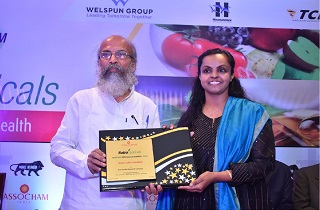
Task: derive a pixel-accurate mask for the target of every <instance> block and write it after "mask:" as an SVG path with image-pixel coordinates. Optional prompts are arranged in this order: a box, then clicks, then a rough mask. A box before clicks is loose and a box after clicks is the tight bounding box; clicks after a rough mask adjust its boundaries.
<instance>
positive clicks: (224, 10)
mask: <svg viewBox="0 0 320 210" xmlns="http://www.w3.org/2000/svg"><path fill="white" fill-rule="evenodd" d="M209 6H210V8H211V12H214V13H215V15H216V17H220V16H221V15H223V17H229V12H230V11H229V3H228V2H224V3H223V7H222V6H221V3H220V2H216V4H215V5H212V6H211V5H209Z"/></svg>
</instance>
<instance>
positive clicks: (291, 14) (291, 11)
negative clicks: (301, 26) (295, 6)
mask: <svg viewBox="0 0 320 210" xmlns="http://www.w3.org/2000/svg"><path fill="white" fill-rule="evenodd" d="M287 11H288V13H289V15H290V17H291V18H293V17H294V15H295V14H296V13H297V12H296V11H295V10H292V9H288V10H287Z"/></svg>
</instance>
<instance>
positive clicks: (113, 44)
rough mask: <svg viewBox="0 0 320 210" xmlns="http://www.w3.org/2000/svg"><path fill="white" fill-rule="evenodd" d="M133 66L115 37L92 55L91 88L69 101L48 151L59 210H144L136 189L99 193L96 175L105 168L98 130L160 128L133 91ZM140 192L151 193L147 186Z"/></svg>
mask: <svg viewBox="0 0 320 210" xmlns="http://www.w3.org/2000/svg"><path fill="white" fill-rule="evenodd" d="M136 65H137V53H136V49H135V47H134V45H133V44H132V43H131V42H130V41H129V40H127V39H125V38H123V37H121V36H119V35H113V36H110V37H108V38H106V39H105V40H104V41H103V42H102V43H101V45H100V48H99V51H98V81H97V85H96V87H94V88H91V89H86V90H81V91H79V92H77V93H75V94H74V95H73V96H72V97H71V99H70V101H69V103H68V105H67V109H66V113H65V116H64V118H63V120H62V122H61V126H60V128H59V129H58V131H57V133H56V135H55V136H54V137H53V139H52V141H51V150H50V158H51V161H52V162H53V163H54V164H55V165H57V166H59V167H62V168H64V169H65V170H66V180H65V188H64V195H63V198H62V202H61V206H60V209H61V210H74V209H77V210H91V209H92V210H99V209H104V210H105V209H112V210H114V209H121V210H124V209H144V208H145V202H144V199H145V196H144V194H143V192H142V191H140V190H130V191H112V192H100V189H99V172H100V170H101V167H106V164H107V162H106V158H105V157H106V155H105V154H104V153H103V152H102V151H101V150H100V149H98V145H99V137H98V135H99V130H114V129H134V128H146V127H154V128H155V127H160V121H159V115H158V109H157V106H156V105H155V104H154V103H153V102H152V101H151V99H149V98H147V97H145V96H143V95H141V94H139V93H137V92H135V91H134V85H136V84H137V78H136V76H135V70H136ZM147 118H148V119H149V121H148V123H147V122H146V119H147ZM146 190H147V192H148V193H150V192H156V191H155V188H154V186H153V185H150V188H149V187H148V186H147V187H146Z"/></svg>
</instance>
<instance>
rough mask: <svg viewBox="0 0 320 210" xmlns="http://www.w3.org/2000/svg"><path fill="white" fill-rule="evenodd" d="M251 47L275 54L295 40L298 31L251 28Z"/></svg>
mask: <svg viewBox="0 0 320 210" xmlns="http://www.w3.org/2000/svg"><path fill="white" fill-rule="evenodd" d="M248 30H249V34H250V38H251V45H252V46H253V47H255V48H257V49H260V50H263V51H267V52H274V51H277V50H279V49H281V48H283V47H284V46H286V44H287V41H288V40H292V39H294V38H295V36H296V33H297V29H275V28H249V29H248Z"/></svg>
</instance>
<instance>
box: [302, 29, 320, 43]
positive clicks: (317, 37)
mask: <svg viewBox="0 0 320 210" xmlns="http://www.w3.org/2000/svg"><path fill="white" fill-rule="evenodd" d="M297 36H303V37H304V38H307V39H309V40H310V41H312V42H313V43H314V44H315V45H316V46H318V47H320V44H319V42H320V34H319V31H313V30H307V29H304V30H299V31H298V33H297Z"/></svg>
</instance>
